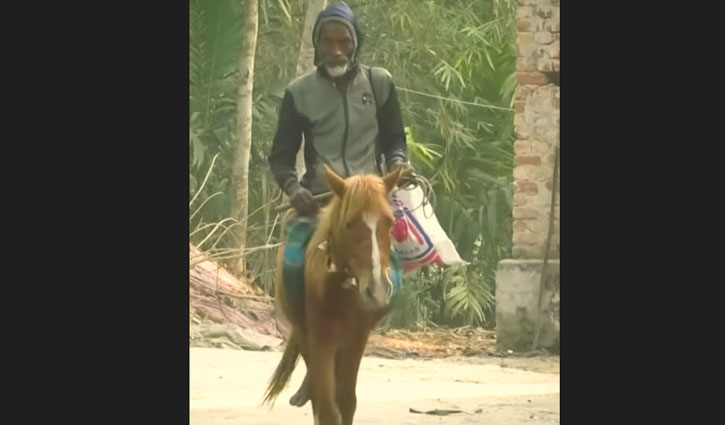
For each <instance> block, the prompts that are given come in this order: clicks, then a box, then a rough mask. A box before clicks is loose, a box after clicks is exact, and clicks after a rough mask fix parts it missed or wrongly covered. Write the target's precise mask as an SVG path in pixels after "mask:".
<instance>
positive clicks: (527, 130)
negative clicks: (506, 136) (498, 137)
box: [514, 114, 532, 140]
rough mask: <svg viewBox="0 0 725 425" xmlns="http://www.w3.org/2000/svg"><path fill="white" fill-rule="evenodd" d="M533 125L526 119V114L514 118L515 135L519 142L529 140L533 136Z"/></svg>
mask: <svg viewBox="0 0 725 425" xmlns="http://www.w3.org/2000/svg"><path fill="white" fill-rule="evenodd" d="M531 131H532V128H531V125H529V124H528V123H527V122H526V120H525V119H524V114H516V115H515V116H514V135H515V136H516V138H517V139H519V140H525V139H528V138H529V137H530V136H531Z"/></svg>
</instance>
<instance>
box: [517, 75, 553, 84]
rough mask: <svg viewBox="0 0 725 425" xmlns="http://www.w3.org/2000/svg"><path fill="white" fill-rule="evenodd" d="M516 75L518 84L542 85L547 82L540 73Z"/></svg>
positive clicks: (544, 76)
mask: <svg viewBox="0 0 725 425" xmlns="http://www.w3.org/2000/svg"><path fill="white" fill-rule="evenodd" d="M518 74H519V75H518V79H519V84H536V85H544V84H547V83H548V82H549V79H548V78H547V77H546V75H544V74H542V73H540V72H519V73H518Z"/></svg>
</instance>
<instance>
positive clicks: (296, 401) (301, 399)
mask: <svg viewBox="0 0 725 425" xmlns="http://www.w3.org/2000/svg"><path fill="white" fill-rule="evenodd" d="M309 399H310V398H309V397H306V396H304V395H302V394H299V393H298V394H295V395H293V396H292V398H290V399H289V404H291V405H292V406H296V407H302V406H304V405H305V404H307V401H308V400H309Z"/></svg>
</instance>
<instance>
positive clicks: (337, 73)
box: [325, 63, 350, 78]
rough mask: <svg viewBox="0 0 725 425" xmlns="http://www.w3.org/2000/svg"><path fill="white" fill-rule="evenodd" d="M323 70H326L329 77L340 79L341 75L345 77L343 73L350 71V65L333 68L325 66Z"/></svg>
mask: <svg viewBox="0 0 725 425" xmlns="http://www.w3.org/2000/svg"><path fill="white" fill-rule="evenodd" d="M325 69H326V70H327V73H328V74H330V77H332V78H337V77H342V76H343V75H345V73H346V72H347V71H348V70H349V69H350V65H349V64H347V63H346V64H344V65H340V66H333V67H329V66H327V65H325Z"/></svg>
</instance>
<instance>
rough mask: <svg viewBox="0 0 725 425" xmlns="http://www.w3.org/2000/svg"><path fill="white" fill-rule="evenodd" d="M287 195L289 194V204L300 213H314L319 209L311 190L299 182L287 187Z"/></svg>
mask: <svg viewBox="0 0 725 425" xmlns="http://www.w3.org/2000/svg"><path fill="white" fill-rule="evenodd" d="M287 196H289V202H290V204H291V205H292V206H293V207H294V208H295V210H297V212H298V213H300V214H302V215H310V214H314V213H316V212H317V210H318V209H319V205H318V204H317V201H316V200H315V198H314V196H312V192H310V191H309V190H307V189H305V188H304V187H303V186H302V185H301V184H299V183H295V184H294V185H292V186H290V188H289V189H287Z"/></svg>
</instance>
